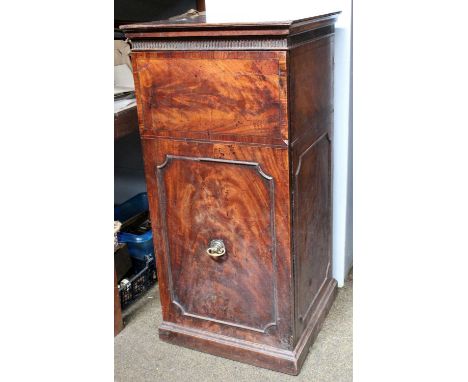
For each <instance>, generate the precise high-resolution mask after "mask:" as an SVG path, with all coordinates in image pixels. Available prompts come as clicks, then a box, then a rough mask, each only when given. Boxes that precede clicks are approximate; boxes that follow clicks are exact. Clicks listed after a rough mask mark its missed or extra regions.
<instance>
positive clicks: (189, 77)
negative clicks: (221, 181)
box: [132, 51, 288, 145]
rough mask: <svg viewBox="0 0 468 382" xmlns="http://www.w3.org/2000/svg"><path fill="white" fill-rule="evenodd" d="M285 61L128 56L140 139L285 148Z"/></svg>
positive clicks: (253, 56) (280, 55)
mask: <svg viewBox="0 0 468 382" xmlns="http://www.w3.org/2000/svg"><path fill="white" fill-rule="evenodd" d="M207 55H208V56H209V57H207ZM285 60H286V56H285V53H284V52H255V51H254V52H224V51H221V52H214V51H213V52H134V53H133V56H132V61H133V66H134V72H135V78H136V87H137V96H138V97H139V105H140V108H141V109H142V110H139V113H140V122H141V134H142V136H147V137H168V138H181V139H201V140H208V141H233V142H247V143H266V144H278V145H287V139H288V137H287V130H288V129H287V101H286V89H287V79H286V73H285V71H284V69H285V65H286V64H285Z"/></svg>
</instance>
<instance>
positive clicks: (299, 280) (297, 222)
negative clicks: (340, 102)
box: [290, 36, 333, 340]
mask: <svg viewBox="0 0 468 382" xmlns="http://www.w3.org/2000/svg"><path fill="white" fill-rule="evenodd" d="M290 65H291V78H290V84H291V85H290V97H291V165H292V169H293V174H292V184H293V190H294V192H293V201H292V203H293V205H294V213H293V230H292V231H293V246H294V253H295V262H294V274H295V277H294V280H295V296H296V303H295V338H296V340H298V339H299V338H300V337H301V336H302V334H303V333H304V331H305V329H306V327H307V325H308V321H309V320H310V317H311V315H312V314H313V312H314V310H315V306H316V305H317V303H318V300H319V298H318V296H319V294H320V292H321V290H322V288H324V287H325V286H326V285H327V282H329V281H330V280H331V277H332V276H331V272H332V268H331V256H332V253H331V248H332V247H331V235H332V223H331V217H332V200H331V197H332V195H331V170H332V167H331V166H332V162H331V161H332V159H331V152H332V145H331V141H330V137H331V128H332V120H333V85H332V76H333V71H332V70H331V68H332V67H333V36H326V37H322V38H319V39H317V40H315V41H312V42H309V43H307V44H304V45H301V46H300V47H297V48H296V49H293V50H291V52H290Z"/></svg>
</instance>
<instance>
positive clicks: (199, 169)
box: [142, 138, 294, 349]
mask: <svg viewBox="0 0 468 382" xmlns="http://www.w3.org/2000/svg"><path fill="white" fill-rule="evenodd" d="M142 145H143V154H144V158H145V174H146V181H147V188H148V200H149V205H150V212H151V214H152V221H153V222H156V223H155V224H153V231H154V243H155V248H157V249H158V250H157V253H159V254H160V256H158V257H157V262H158V265H157V268H158V272H159V273H158V279H159V282H160V292H161V300H162V305H163V318H164V321H167V322H174V323H178V324H182V325H184V326H186V327H192V328H201V329H204V330H209V331H210V332H214V333H218V334H221V335H227V336H231V337H234V338H239V339H242V340H247V341H252V342H256V343H263V344H268V345H272V346H277V347H279V348H282V349H292V348H293V346H294V344H293V343H292V338H293V333H292V327H291V324H290V317H291V316H292V314H293V311H292V309H293V306H292V288H293V284H292V264H291V256H290V246H291V242H290V214H289V212H290V205H289V161H288V151H287V149H282V148H273V147H265V146H253V145H238V144H221V143H209V142H184V141H178V140H174V139H162V138H158V139H144V140H143V141H142ZM217 161H218V162H217ZM256 164H258V167H257V165H256ZM212 239H223V240H225V244H226V247H227V253H226V257H225V258H223V259H220V260H219V262H217V261H215V260H213V259H211V258H209V257H208V256H207V255H205V254H204V251H205V250H206V248H207V246H208V244H209V241H210V240H212ZM229 288H232V290H229ZM275 299H276V301H275ZM181 306H182V307H183V308H184V309H181ZM184 310H185V312H184ZM196 316H203V318H200V317H196ZM272 323H274V325H270V324H272Z"/></svg>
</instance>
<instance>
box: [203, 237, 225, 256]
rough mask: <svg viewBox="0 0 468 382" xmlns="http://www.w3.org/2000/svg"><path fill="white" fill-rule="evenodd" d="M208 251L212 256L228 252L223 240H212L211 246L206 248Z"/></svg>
mask: <svg viewBox="0 0 468 382" xmlns="http://www.w3.org/2000/svg"><path fill="white" fill-rule="evenodd" d="M206 253H207V254H208V255H210V256H211V257H220V256H223V255H224V254H225V253H226V247H225V246H224V243H223V241H222V240H219V239H216V240H211V242H210V246H209V247H208V249H207V250H206Z"/></svg>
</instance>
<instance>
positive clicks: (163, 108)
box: [128, 14, 336, 375]
mask: <svg viewBox="0 0 468 382" xmlns="http://www.w3.org/2000/svg"><path fill="white" fill-rule="evenodd" d="M335 18H336V14H335V15H324V16H321V17H317V18H313V19H309V20H299V21H294V22H285V23H266V24H258V25H255V26H254V25H240V24H236V25H229V26H226V25H210V24H203V23H199V24H197V23H195V24H194V23H181V24H171V23H169V24H168V23H162V24H144V25H139V26H135V27H132V28H129V29H128V31H129V32H130V33H129V36H130V37H132V38H134V39H135V40H136V41H139V42H140V43H141V44H146V45H145V46H146V47H148V48H149V49H152V48H151V41H158V44H160V43H161V41H162V40H161V39H164V38H170V39H175V40H177V41H178V43H177V44H178V46H179V48H180V47H181V46H183V44H186V43H187V41H188V40H187V38H190V36H191V35H193V36H198V37H200V36H202V35H203V36H204V37H203V38H208V36H216V34H219V35H218V36H217V37H216V38H213V39H212V40H211V41H212V42H210V44H211V43H213V44H214V42H213V41H217V44H219V43H220V39H225V38H227V39H228V40H229V38H230V40H229V41H231V42H233V41H234V40H233V39H234V37H235V36H237V37H235V38H238V36H240V35H242V36H243V37H242V38H250V37H253V36H256V37H255V38H260V35H261V36H263V37H262V38H270V37H272V36H280V35H281V36H284V38H287V45H285V48H284V49H285V50H276V51H275V50H273V51H267V50H265V51H238V50H226V51H195V50H187V51H159V50H150V51H135V50H134V51H133V53H132V62H133V68H134V77H135V88H136V96H137V104H138V118H139V124H140V133H141V136H142V146H143V153H144V161H145V175H146V181H147V188H148V200H149V205H150V213H151V219H152V222H153V238H154V245H155V252H156V254H157V271H158V279H159V285H160V294H161V302H162V310H163V323H162V325H161V326H160V328H159V334H160V338H161V339H162V340H164V341H167V342H170V343H173V344H178V345H181V346H186V347H189V348H192V349H196V350H201V351H204V352H208V353H211V354H216V355H220V356H223V357H227V358H230V359H234V360H238V361H242V362H247V363H250V364H253V365H257V366H261V367H266V368H270V369H273V370H277V371H281V372H284V373H289V374H294V375H295V374H297V373H298V372H299V370H300V367H301V365H302V363H303V362H304V360H305V358H306V355H307V353H308V350H309V347H310V345H311V343H312V342H313V340H314V339H315V337H316V336H317V333H318V332H319V330H320V328H321V326H322V324H323V320H324V319H325V316H326V314H327V312H328V310H329V309H330V307H331V305H332V303H333V299H334V296H335V293H336V281H335V280H333V279H332V277H331V208H332V206H331V168H332V163H331V149H332V146H331V141H330V137H331V129H332V121H333V91H332V89H333V83H332V79H333V56H332V54H333V26H332V25H333V22H334V20H335ZM187 24H190V25H187ZM179 32H180V38H179V37H178V33H179ZM158 34H159V35H158ZM156 35H158V36H159V37H158V36H156ZM270 35H271V36H270ZM239 38H240V37H239ZM272 38H273V37H272ZM228 40H226V41H228ZM207 41H208V40H207ZM223 41H224V40H223ZM223 43H224V42H223ZM215 45H216V44H215ZM155 46H156V45H155ZM158 46H159V45H158ZM200 49H201V48H200ZM232 49H239V46H237V45H236V46H235V47H233V48H232ZM213 239H222V240H223V242H224V243H225V245H226V248H227V252H226V254H225V255H224V256H222V257H221V258H219V259H213V258H211V257H209V256H208V255H206V254H205V250H206V248H207V246H208V245H209V243H210V241H211V240H213Z"/></svg>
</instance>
